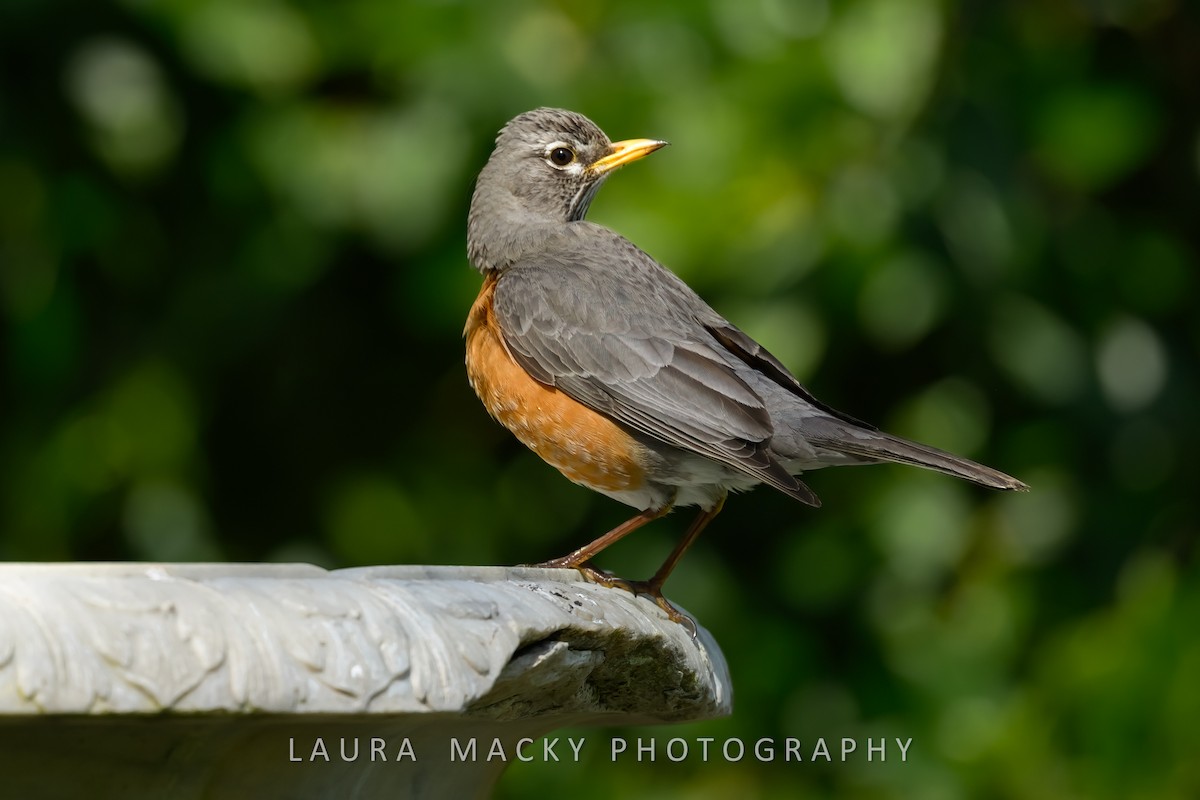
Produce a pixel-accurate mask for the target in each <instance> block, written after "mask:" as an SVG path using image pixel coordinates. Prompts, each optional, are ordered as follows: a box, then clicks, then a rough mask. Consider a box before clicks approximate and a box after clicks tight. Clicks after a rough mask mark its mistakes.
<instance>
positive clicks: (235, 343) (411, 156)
mask: <svg viewBox="0 0 1200 800" xmlns="http://www.w3.org/2000/svg"><path fill="white" fill-rule="evenodd" d="M1197 41H1200V12H1198V11H1197V9H1196V7H1195V6H1194V5H1190V4H1186V3H1182V2H1175V1H1174V0H1086V1H1085V2H1074V3H1068V2H1047V3H994V4H988V3H978V2H976V3H968V2H952V1H951V0H912V1H911V2H889V0H854V1H853V2H846V3H840V2H839V3H834V2H829V1H828V0H749V2H742V0H708V1H707V2H700V3H693V2H683V0H677V1H676V2H667V3H657V4H646V3H640V2H634V0H605V1H604V2H595V3H587V4H575V3H568V2H549V3H537V2H531V1H527V0H522V1H518V2H505V3H483V2H480V3H468V2H453V1H452V0H423V1H422V0H407V1H405V0H343V1H342V2H338V3H316V2H293V3H289V2H284V0H255V1H253V2H242V1H241V0H224V1H222V0H217V1H215V2H203V1H202V0H162V1H161V2H152V1H151V0H127V2H122V3H97V2H85V1H84V0H74V1H72V0H41V2H34V1H33V0H7V1H6V2H5V3H4V4H3V5H0V67H2V69H0V325H2V328H0V330H2V336H3V340H2V343H0V347H2V351H0V352H2V354H3V355H2V358H3V364H2V370H0V426H2V427H0V556H2V557H4V558H6V559H9V560H21V559H26V560H41V559H79V560H86V559H165V560H190V559H198V560H222V559H229V560H276V559H278V560H305V561H313V562H316V563H319V564H322V565H326V566H330V567H336V566H350V565H360V564H367V563H387V562H413V561H418V562H430V563H462V564H476V563H515V562H522V561H536V560H539V559H543V558H547V557H551V556H554V555H559V554H560V553H561V552H565V551H567V550H568V549H570V548H572V547H574V546H576V545H578V544H580V543H582V542H583V541H585V540H588V539H590V538H591V537H592V536H594V535H595V534H596V533H598V532H600V531H602V530H606V529H607V528H608V527H609V526H611V525H612V524H614V523H616V522H618V521H620V520H621V519H622V518H623V516H624V515H626V514H627V513H628V511H627V510H626V509H624V508H620V507H617V506H616V505H615V504H613V503H612V502H610V501H608V500H605V499H604V498H601V497H598V496H594V495H592V494H591V493H589V492H587V491H586V490H583V489H581V488H579V487H576V486H573V485H571V484H569V483H568V482H567V481H565V480H564V479H562V478H561V477H560V476H558V475H557V473H555V472H553V471H552V470H551V469H550V468H548V467H546V466H544V465H542V464H541V463H540V462H539V461H537V459H536V458H535V457H534V456H532V455H531V454H529V453H527V452H525V451H524V450H523V449H522V448H521V447H520V446H519V445H518V444H517V443H516V442H515V441H514V440H513V439H512V438H511V437H510V436H509V435H508V434H506V433H505V432H504V431H503V430H501V429H500V428H499V427H498V426H496V425H495V424H493V423H492V422H491V421H490V420H489V419H488V417H487V416H486V414H485V413H484V411H483V410H482V408H481V407H480V405H479V403H478V402H477V401H476V399H475V398H474V396H473V395H472V393H471V391H470V389H469V388H468V386H467V383H466V380H465V377H464V374H463V369H462V345H461V340H460V332H461V329H462V324H463V319H464V317H465V314H466V310H467V308H468V307H469V305H470V303H471V300H472V298H473V296H474V293H475V291H476V290H477V287H478V284H479V277H478V275H476V274H475V273H474V272H473V271H472V270H471V269H470V268H469V267H468V265H467V263H466V259H465V254H464V218H465V214H466V208H467V204H468V201H469V197H470V192H471V186H472V179H473V175H474V173H475V172H476V171H477V170H478V168H479V167H480V165H481V164H482V163H483V161H484V159H485V158H486V157H487V154H488V152H489V151H490V147H491V140H492V137H493V136H494V133H495V131H496V130H497V129H498V128H499V126H500V125H501V124H502V123H503V122H504V121H505V120H507V119H508V118H510V117H512V116H514V115H515V114H517V113H519V112H521V111H524V110H526V109H528V108H531V107H534V106H538V105H561V106H566V107H570V108H574V109H576V110H579V111H583V112H585V113H587V114H588V115H589V116H591V117H593V118H594V119H595V120H596V121H597V122H599V123H600V124H601V125H602V126H603V127H604V128H605V129H606V130H607V131H608V132H609V133H610V134H611V135H613V136H614V137H631V136H654V137H663V138H666V139H669V140H671V141H672V142H674V145H673V146H672V147H671V148H670V149H668V150H665V151H663V152H661V153H659V154H656V155H655V156H654V157H653V158H651V159H648V160H647V161H646V162H643V163H640V164H638V165H636V166H635V167H632V168H630V169H628V170H626V171H623V173H622V174H621V175H620V176H618V177H617V178H616V179H614V180H613V181H611V182H610V183H609V184H608V186H606V188H605V189H604V191H603V192H602V193H601V195H600V197H599V199H598V201H597V202H596V204H595V208H594V211H593V214H592V218H593V219H595V220H597V221H599V222H602V223H605V224H608V225H610V226H612V227H614V228H616V229H618V230H620V231H621V232H622V233H624V234H625V235H627V236H629V237H630V238H632V239H633V240H634V241H635V242H638V243H639V244H640V245H641V246H643V247H644V248H645V249H647V250H648V251H649V252H650V253H652V254H654V255H655V256H657V257H658V258H659V259H661V260H662V261H664V263H666V264H668V265H670V266H671V267H672V268H674V269H675V270H676V271H677V272H679V273H680V274H681V275H682V276H684V277H685V278H686V279H687V280H688V281H690V282H691V283H692V284H693V285H694V286H696V288H697V289H698V290H699V291H701V293H702V294H704V295H705V296H706V297H707V298H709V300H710V301H711V302H712V303H713V304H714V305H715V306H716V307H717V308H718V309H719V310H722V311H723V312H725V313H726V314H727V315H728V316H730V317H731V318H732V319H734V321H735V322H737V324H739V325H741V326H742V327H744V328H745V329H746V330H747V331H749V332H750V333H751V334H753V335H755V336H757V337H759V338H761V340H762V341H763V342H764V343H765V344H767V346H768V347H770V348H771V349H772V350H774V351H775V352H776V353H778V354H779V355H780V357H781V358H783V360H784V361H785V362H787V363H788V364H789V365H790V366H791V367H792V368H793V369H795V371H796V372H797V374H798V375H800V376H801V378H802V379H804V380H805V381H807V382H808V383H809V384H810V386H812V388H813V389H814V390H815V391H816V392H817V393H818V395H820V396H821V397H823V398H824V399H825V400H827V401H828V402H831V403H832V404H833V405H835V406H838V407H841V408H843V409H845V410H847V411H849V412H851V413H854V414H856V415H858V416H861V417H863V418H865V419H869V420H872V421H874V422H878V423H880V424H881V425H883V426H884V427H886V428H888V429H890V430H893V431H894V432H896V433H900V434H904V435H909V436H913V437H916V438H919V439H922V440H925V441H928V442H931V443H934V444H939V445H942V446H944V447H948V448H950V449H952V450H956V451H959V452H962V453H964V454H966V455H970V456H973V457H976V458H979V459H981V460H984V461H986V462H989V463H992V464H994V465H996V466H998V467H1001V468H1003V469H1005V470H1007V471H1009V472H1012V473H1013V474H1016V475H1018V476H1020V477H1022V478H1024V479H1025V480H1027V481H1028V482H1029V483H1030V484H1031V485H1032V486H1033V492H1032V493H1030V494H1028V495H1021V496H998V495H994V494H989V493H987V492H985V491H982V490H976V489H975V488H973V487H969V486H964V485H961V484H958V483H955V482H952V481H950V480H949V479H946V478H943V477H940V476H931V475H926V474H919V473H916V472H915V471H913V470H907V469H903V468H899V467H879V468H871V469H857V470H830V471H827V472H825V473H820V474H816V475H812V476H810V483H811V484H812V485H813V486H814V488H815V489H816V490H817V491H818V492H819V493H820V494H821V495H822V497H823V498H824V500H825V506H824V508H822V509H821V510H819V511H814V510H812V509H807V508H803V507H800V506H799V505H796V504H794V503H792V502H790V501H788V500H787V499H786V498H783V497H780V496H777V495H775V494H773V493H771V492H769V491H766V490H760V491H758V492H756V493H754V494H752V495H749V496H741V497H737V498H735V499H733V500H732V501H731V502H730V503H729V505H728V507H727V510H726V511H725V513H724V514H723V515H722V517H721V518H720V519H719V520H718V521H717V523H716V524H714V525H713V526H712V527H711V529H710V530H709V531H708V532H707V533H706V535H705V537H704V538H703V539H702V540H701V541H700V542H699V544H698V545H697V546H696V548H695V549H694V550H693V551H692V552H691V553H690V554H689V556H688V558H687V559H685V561H684V563H683V565H682V567H681V568H680V570H679V571H678V572H677V574H676V576H675V577H674V578H673V580H672V582H671V584H670V585H669V587H668V589H669V593H670V595H671V596H672V597H673V598H674V599H676V600H677V601H678V602H680V603H681V604H682V605H684V606H685V607H687V608H688V609H690V610H691V611H692V612H694V613H696V614H697V615H698V617H699V619H700V620H701V621H702V622H703V623H704V624H705V625H706V626H707V627H709V628H710V629H711V630H712V631H713V632H714V633H715V635H716V637H717V639H718V640H719V641H720V642H721V644H722V646H723V648H724V650H725V652H726V654H727V656H728V658H729V661H730V664H731V668H732V672H733V678H734V683H735V686H736V690H737V697H736V710H735V713H734V716H733V717H732V718H731V719H727V720H719V721H714V722H709V723H703V724H695V725H689V726H683V727H679V728H674V729H662V730H646V729H643V730H629V731H609V732H605V733H604V734H598V733H596V732H592V733H591V734H590V737H591V740H592V741H593V742H594V746H593V747H590V748H589V752H591V753H593V756H592V757H590V758H589V760H588V761H587V762H585V763H583V764H581V765H570V764H548V765H545V764H530V765H518V766H515V767H514V768H512V769H511V770H510V772H509V774H508V775H507V776H506V777H505V779H504V781H503V782H502V784H501V787H500V791H501V794H503V795H505V796H513V797H518V796H525V795H527V794H529V793H530V792H532V791H535V790H537V791H539V792H541V793H552V792H559V793H561V794H564V795H565V794H570V795H571V796H574V797H610V796H663V797H697V798H699V797H723V796H728V795H731V794H733V793H736V794H737V795H738V796H743V797H784V796H794V795H795V794H797V793H806V794H808V795H810V796H837V797H864V798H887V797H906V798H908V797H926V798H958V797H1014V798H1040V797H1046V798H1050V797H1054V798H1059V797H1112V798H1128V797H1143V798H1158V797H1194V796H1197V795H1200V768H1197V766H1196V764H1197V762H1196V759H1195V758H1194V755H1195V753H1196V751H1197V750H1198V749H1200V725H1198V724H1197V722H1196V720H1197V719H1200V688H1198V687H1200V681H1197V680H1196V677H1197V675H1200V636H1197V634H1196V619H1197V618H1200V579H1198V575H1197V566H1196V561H1195V544H1196V534H1197V519H1198V517H1200V515H1198V514H1197V505H1198V503H1200V500H1198V499H1197V495H1196V491H1195V490H1196V486H1197V474H1196V470H1195V469H1194V467H1193V465H1192V464H1191V463H1190V462H1189V461H1188V459H1189V458H1190V457H1189V456H1188V453H1192V452H1197V450H1200V436H1198V434H1200V426H1197V425H1196V422H1195V414H1196V409H1197V383H1198V380H1200V375H1198V370H1197V364H1198V363H1200V359H1198V358H1197V346H1198V345H1200V313H1198V311H1200V309H1198V308H1197V302H1196V297H1197V285H1196V284H1197V244H1198V238H1200V225H1198V224H1197V209H1200V192H1198V191H1197V176H1198V173H1200V113H1198V109H1200V89H1198V87H1200V83H1198V82H1197V81H1196V76H1197V74H1200V62H1198V61H1197V58H1196V52H1197V51H1196V48H1195V43H1196V42H1197ZM685 523H686V517H685V515H683V514H680V515H676V516H675V517H672V518H670V519H668V520H665V521H663V522H660V523H658V524H656V525H654V526H651V527H650V528H648V529H646V530H644V531H642V532H639V533H638V535H637V536H635V537H632V539H631V540H629V541H628V542H626V543H623V544H622V545H620V546H619V547H618V548H615V549H614V550H613V552H612V553H611V554H607V555H606V558H605V559H604V564H605V565H606V566H609V567H611V568H614V569H616V570H617V571H619V572H622V573H623V574H627V575H630V576H642V575H648V574H649V573H650V572H652V571H653V569H654V568H655V566H656V565H657V563H658V560H659V559H660V558H661V557H662V556H663V554H664V553H665V552H666V550H667V549H668V548H669V547H670V543H671V541H672V538H673V537H674V536H676V535H678V534H679V533H680V531H681V530H682V526H683V525H684V524H685ZM607 735H625V736H629V737H634V736H639V735H640V736H654V737H657V738H659V739H660V746H661V743H665V741H666V740H667V739H668V738H670V737H672V736H683V737H697V736H713V737H716V738H717V740H718V742H720V741H723V740H724V738H726V737H730V736H739V737H742V738H744V739H746V740H747V741H754V740H756V739H758V738H762V737H776V738H780V739H782V737H787V736H796V737H802V738H804V739H805V740H806V741H810V742H811V741H813V740H814V739H815V737H818V736H825V737H830V738H833V737H841V736H843V735H846V736H857V737H860V738H863V737H866V736H880V735H887V736H900V737H910V736H911V737H912V738H913V745H912V749H911V752H910V760H909V762H908V763H903V764H902V763H898V762H897V761H895V760H894V759H889V761H888V763H887V764H884V765H880V764H871V765H868V764H865V763H862V762H855V761H851V762H848V763H846V764H840V763H835V764H833V765H823V764H808V763H806V764H803V765H796V764H784V763H782V762H778V761H777V762H774V763H768V764H763V763H758V762H757V761H755V760H754V759H746V760H743V761H741V762H739V763H726V762H725V761H724V760H723V759H716V760H712V761H710V762H709V763H702V762H699V761H698V760H697V759H695V758H692V759H689V760H687V761H684V762H682V763H679V764H674V763H671V762H668V761H665V759H663V757H662V756H661V755H660V756H659V759H658V761H657V762H656V763H654V764H638V763H636V762H635V761H632V760H630V759H625V760H622V761H621V762H620V763H618V764H612V763H610V761H609V759H608V758H607V755H606V747H605V745H604V742H606V741H607V739H606V738H605V736H607Z"/></svg>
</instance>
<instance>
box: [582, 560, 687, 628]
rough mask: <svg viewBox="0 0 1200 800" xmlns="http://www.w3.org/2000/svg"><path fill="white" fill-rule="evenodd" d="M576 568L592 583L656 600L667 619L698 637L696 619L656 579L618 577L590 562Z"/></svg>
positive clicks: (655, 602)
mask: <svg viewBox="0 0 1200 800" xmlns="http://www.w3.org/2000/svg"><path fill="white" fill-rule="evenodd" d="M576 569H578V570H579V572H580V573H581V574H582V575H583V577H584V578H585V579H586V580H588V581H591V582H592V583H598V584H600V585H601V586H608V587H610V588H613V589H623V590H625V591H627V592H629V593H630V594H632V595H634V596H635V597H645V598H648V599H649V600H652V601H654V604H655V605H656V606H658V607H659V608H661V609H662V610H663V611H664V612H665V613H666V615H667V619H669V620H671V621H672V622H676V623H678V624H680V625H682V626H683V627H685V628H687V629H688V631H690V632H691V634H692V638H693V639H694V638H696V621H695V620H693V619H692V618H691V617H689V616H687V615H686V614H684V613H683V612H681V611H680V610H679V609H677V608H676V607H675V606H673V605H671V601H669V600H668V599H667V598H666V597H664V596H663V593H662V586H661V585H660V584H658V583H656V582H655V581H653V580H649V581H631V580H627V579H625V578H618V577H617V576H616V575H613V574H612V573H611V572H608V571H606V570H602V569H600V568H599V567H594V566H592V565H591V564H590V563H584V564H580V565H579V566H578V567H576Z"/></svg>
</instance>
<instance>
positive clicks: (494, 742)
mask: <svg viewBox="0 0 1200 800" xmlns="http://www.w3.org/2000/svg"><path fill="white" fill-rule="evenodd" d="M911 745H912V737H909V738H907V739H900V738H883V737H881V738H878V739H875V738H853V737H848V736H843V737H828V738H826V737H818V738H815V739H798V738H791V737H789V738H783V739H775V738H762V739H739V738H729V739H718V738H715V737H711V736H700V737H696V738H692V739H684V738H681V737H676V738H672V739H659V738H653V737H636V738H624V737H619V736H618V737H612V738H606V739H604V740H603V741H602V742H594V741H593V740H592V739H591V738H589V737H586V736H580V737H571V736H562V737H546V738H544V739H530V738H522V739H516V740H515V741H514V740H506V739H499V738H483V737H470V736H465V737H450V738H448V739H446V740H445V741H444V743H443V744H442V745H441V746H435V745H432V744H430V743H429V742H428V741H421V742H419V743H414V742H413V740H411V739H409V738H408V737H404V738H401V739H387V738H384V737H381V736H341V737H336V736H331V737H321V736H318V737H316V738H311V739H302V738H298V737H290V738H289V739H288V760H289V761H295V762H301V763H304V762H307V763H314V762H315V763H329V762H334V761H342V762H353V761H360V760H361V761H368V762H380V761H417V760H418V759H430V760H435V759H440V760H442V761H445V762H447V763H477V762H481V761H482V762H509V761H523V762H528V761H547V762H553V761H573V762H578V761H580V760H582V759H583V758H584V757H585V754H587V755H588V756H590V757H594V754H593V753H592V752H591V751H592V750H594V749H595V748H597V747H599V748H601V753H600V757H601V758H607V759H609V760H610V761H613V762H614V763H615V762H618V761H638V762H658V761H671V762H680V761H687V760H689V759H694V760H698V761H718V760H719V761H729V762H737V761H745V760H754V761H763V762H770V761H785V762H795V763H814V762H815V763H825V762H828V763H834V762H848V761H859V762H863V763H883V762H887V761H889V760H890V761H900V762H906V761H908V752H909V747H910V746H911Z"/></svg>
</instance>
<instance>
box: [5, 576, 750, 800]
mask: <svg viewBox="0 0 1200 800" xmlns="http://www.w3.org/2000/svg"><path fill="white" fill-rule="evenodd" d="M730 707H731V698H730V682H729V676H728V672H727V669H726V666H725V662H724V659H723V658H722V656H721V653H720V650H719V649H718V648H717V646H716V643H715V642H714V641H713V640H712V638H711V636H710V635H709V634H708V632H707V631H705V630H704V629H703V628H699V627H697V629H696V631H695V633H694V634H693V632H692V631H691V630H689V629H688V628H686V627H684V626H682V625H679V624H676V623H673V622H671V621H669V620H668V619H667V618H666V616H665V614H663V613H662V612H661V611H660V610H659V609H658V608H657V607H656V606H654V604H653V603H651V602H649V601H648V600H646V599H643V598H635V597H634V596H632V595H631V594H629V593H627V592H624V591H620V590H616V589H606V588H603V587H600V586H596V585H594V584H591V583H587V582H585V581H583V580H582V579H581V578H580V576H579V574H578V573H577V572H575V571H572V570H544V569H526V568H511V569H509V568H501V567H418V566H405V567H370V568H362V569H348V570H338V571H333V572H328V571H325V570H322V569H320V568H318V567H313V566H309V565H302V564H286V565H257V564H244V565H237V564H233V565H230V564H3V565H0V775H2V776H3V780H2V785H3V787H4V791H3V795H4V796H11V797H23V798H37V797H63V798H73V797H82V796H87V797H121V798H139V797H145V798H150V797H153V798H160V797H170V798H182V799H183V800H187V798H202V797H203V798H208V797H214V798H239V797H254V798H262V797H288V798H317V797H339V798H341V797H356V798H371V797H389V798H393V797H404V796H420V797H442V796H455V797H469V796H478V795H485V794H486V793H487V791H488V790H489V789H490V787H491V785H492V784H493V783H494V781H495V779H496V778H497V777H498V776H499V775H500V773H501V772H502V771H503V769H504V767H505V766H506V765H507V763H509V762H511V761H512V760H513V759H514V757H515V756H516V754H517V749H518V745H520V747H521V748H523V750H522V752H523V753H526V754H528V753H533V752H537V753H541V752H542V750H541V748H540V747H539V748H532V747H531V745H530V744H529V743H528V742H525V743H522V741H521V740H523V739H536V738H538V737H540V736H543V735H545V734H546V733H548V732H550V731H553V730H554V729H556V728H559V727H562V726H565V725H595V724H612V725H616V724H623V725H624V724H638V723H654V722H677V721H688V720H698V719H706V718H711V717H715V716H721V715H724V714H727V713H729V710H730ZM595 746H596V747H599V745H595ZM560 749H561V750H563V751H564V752H563V753H562V755H566V756H570V755H571V753H570V751H569V750H567V749H566V748H560ZM472 754H473V757H472ZM500 754H502V755H500Z"/></svg>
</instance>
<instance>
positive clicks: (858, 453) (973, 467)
mask: <svg viewBox="0 0 1200 800" xmlns="http://www.w3.org/2000/svg"><path fill="white" fill-rule="evenodd" d="M837 427H838V428H839V429H840V430H839V435H832V436H831V435H827V434H825V435H820V436H812V435H807V434H806V436H805V438H806V439H807V440H808V441H809V443H810V444H812V445H815V446H816V447H818V448H820V449H823V450H832V451H834V452H837V453H843V454H845V455H849V456H855V457H858V458H862V459H864V460H866V461H872V462H878V461H893V462H896V463H900V464H912V465H913V466H917V467H924V468H925V469H931V470H934V471H936V472H942V473H945V474H946V475H953V476H954V477H956V478H962V479H964V480H968V481H970V482H971V483H976V484H979V485H980V486H986V487H988V488H991V489H1003V490H1009V491H1019V492H1024V491H1028V490H1029V487H1028V486H1026V485H1025V484H1024V483H1022V482H1021V481H1019V480H1017V479H1016V478H1014V477H1012V476H1011V475H1006V474H1004V473H1003V472H1001V471H999V470H996V469H992V468H991V467H987V466H984V465H983V464H979V463H976V462H974V461H971V460H970V459H967V458H961V457H959V456H956V455H953V454H951V453H947V452H946V451H945V450H939V449H937V448H936V447H930V446H929V445H924V444H920V443H918V442H913V441H910V440H908V439H902V438H900V437H899V436H892V435H891V434H889V433H883V432H882V431H873V430H867V429H863V428H851V427H849V426H843V425H841V424H839V425H838V426H837ZM823 434H824V432H823Z"/></svg>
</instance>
